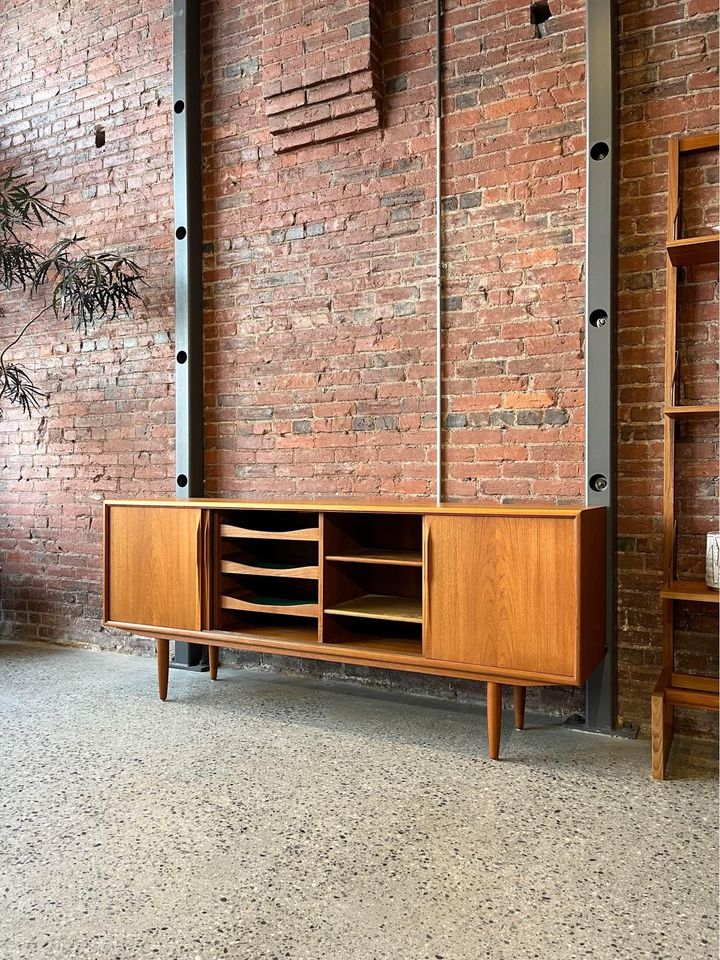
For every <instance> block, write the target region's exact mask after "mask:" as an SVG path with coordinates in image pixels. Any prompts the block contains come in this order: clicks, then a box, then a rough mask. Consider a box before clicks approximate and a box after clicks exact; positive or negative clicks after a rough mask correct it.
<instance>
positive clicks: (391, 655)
mask: <svg viewBox="0 0 720 960" xmlns="http://www.w3.org/2000/svg"><path fill="white" fill-rule="evenodd" d="M604 514H605V511H604V508H601V507H572V506H570V507H542V508H541V507H519V506H518V507H514V506H513V507H472V506H455V505H447V506H439V507H438V506H433V505H428V504H407V503H401V504H392V503H388V502H387V501H386V502H383V503H343V502H332V501H331V502H327V503H326V502H323V503H320V502H318V503H314V502H309V501H304V502H298V503H294V502H283V503H279V502H278V503H265V502H252V501H250V502H246V501H234V500H209V499H204V500H157V501H153V500H137V501H126V500H110V501H106V503H105V531H104V591H103V623H104V624H105V626H108V627H116V628H119V629H121V630H130V631H132V632H133V633H137V634H142V635H145V636H149V637H153V638H154V639H155V641H156V643H157V654H158V681H159V687H160V698H161V699H162V700H165V698H166V697H167V686H168V664H169V641H170V639H171V638H176V639H179V640H191V641H194V642H199V643H204V644H207V645H208V647H209V650H210V675H211V677H212V678H213V679H215V678H216V677H217V665H218V660H217V653H218V647H238V648H241V649H244V650H255V651H261V652H266V653H273V654H284V655H289V656H293V657H310V658H314V659H318V660H331V661H337V662H341V663H350V664H359V665H361V666H368V667H384V668H385V669H391V670H408V671H414V672H416V673H429V674H436V675H438V676H445V677H461V678H467V679H471V680H483V681H485V682H486V683H487V699H488V710H487V716H488V739H489V744H490V756H491V757H493V758H494V759H496V758H497V757H498V756H499V749H500V724H501V711H502V696H501V694H502V684H510V685H512V686H513V687H514V690H515V718H516V726H518V727H522V725H523V714H524V703H525V688H526V687H528V686H538V685H547V684H563V685H575V686H579V685H580V684H582V683H584V682H585V680H586V678H587V677H588V675H589V674H590V673H591V672H592V671H593V670H594V669H595V667H596V666H597V665H598V663H599V662H600V660H601V659H602V657H603V655H604V653H605V625H604V609H605V599H604V598H605V584H604V576H605V574H604V570H605V516H604Z"/></svg>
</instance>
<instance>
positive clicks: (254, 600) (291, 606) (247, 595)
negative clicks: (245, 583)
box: [220, 589, 319, 617]
mask: <svg viewBox="0 0 720 960" xmlns="http://www.w3.org/2000/svg"><path fill="white" fill-rule="evenodd" d="M220 606H221V607H222V608H223V610H248V611H251V612H253V613H277V614H282V615H283V616H290V617H317V616H318V614H319V610H318V605H317V603H314V602H312V601H309V600H307V599H306V598H303V597H283V596H262V595H261V594H255V593H253V592H252V591H251V590H243V589H240V590H229V591H226V592H225V593H223V594H222V596H221V598H220Z"/></svg>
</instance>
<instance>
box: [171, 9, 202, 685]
mask: <svg viewBox="0 0 720 960" xmlns="http://www.w3.org/2000/svg"><path fill="white" fill-rule="evenodd" d="M200 116H201V92H200V0H174V2H173V176H174V201H175V351H176V354H175V495H176V496H177V497H180V498H184V497H201V496H202V495H203V492H204V483H203V481H204V476H203V471H204V446H205V444H204V420H203V290H202V170H201V151H202V141H201V125H200ZM203 651H204V648H203V647H202V646H201V645H199V644H196V643H176V644H175V658H174V660H173V665H174V666H176V667H184V668H185V669H203V666H204V665H203V659H204V658H203Z"/></svg>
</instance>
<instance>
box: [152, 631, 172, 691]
mask: <svg viewBox="0 0 720 960" xmlns="http://www.w3.org/2000/svg"><path fill="white" fill-rule="evenodd" d="M155 647H156V649H157V672H158V690H159V691H160V699H161V700H167V693H168V672H169V670H170V641H169V640H161V639H159V638H158V639H157V640H156V641H155Z"/></svg>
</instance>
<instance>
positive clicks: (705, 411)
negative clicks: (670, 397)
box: [664, 403, 720, 420]
mask: <svg viewBox="0 0 720 960" xmlns="http://www.w3.org/2000/svg"><path fill="white" fill-rule="evenodd" d="M664 413H665V416H666V417H670V419H671V420H682V419H685V418H687V419H689V420H705V419H710V418H711V417H716V416H718V414H719V413H720V404H717V403H702V404H685V405H684V406H683V405H682V404H681V405H679V406H674V407H665V410H664Z"/></svg>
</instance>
